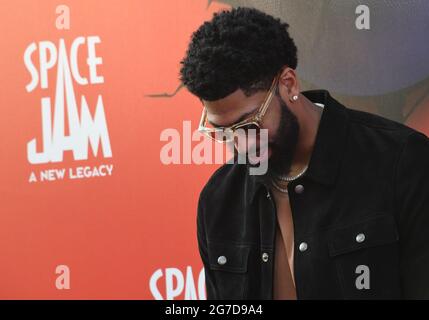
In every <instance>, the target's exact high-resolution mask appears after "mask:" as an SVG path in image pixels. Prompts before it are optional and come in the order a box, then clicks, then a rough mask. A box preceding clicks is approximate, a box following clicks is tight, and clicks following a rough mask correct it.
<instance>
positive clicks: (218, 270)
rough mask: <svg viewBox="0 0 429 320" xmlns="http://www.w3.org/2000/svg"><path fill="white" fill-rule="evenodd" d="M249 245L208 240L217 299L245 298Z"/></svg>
mask: <svg viewBox="0 0 429 320" xmlns="http://www.w3.org/2000/svg"><path fill="white" fill-rule="evenodd" d="M249 251H250V246H248V245H241V244H236V243H219V242H212V241H209V242H208V255H209V263H210V270H211V271H212V272H213V276H214V278H215V282H216V287H217V292H218V298H219V299H245V295H246V288H247V281H248V279H247V278H248V277H247V266H248V257H249Z"/></svg>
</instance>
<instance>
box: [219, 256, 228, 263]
mask: <svg viewBox="0 0 429 320" xmlns="http://www.w3.org/2000/svg"><path fill="white" fill-rule="evenodd" d="M217 263H219V264H220V265H224V264H225V263H226V257H225V256H220V257H219V258H217Z"/></svg>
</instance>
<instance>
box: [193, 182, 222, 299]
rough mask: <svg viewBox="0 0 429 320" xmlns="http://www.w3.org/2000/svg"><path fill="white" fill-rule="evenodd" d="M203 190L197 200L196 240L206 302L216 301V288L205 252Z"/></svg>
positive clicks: (206, 252)
mask: <svg viewBox="0 0 429 320" xmlns="http://www.w3.org/2000/svg"><path fill="white" fill-rule="evenodd" d="M203 193H204V190H203V191H202V192H201V194H200V198H199V200H198V212H197V238H198V249H199V252H200V256H201V260H202V262H203V266H204V275H205V283H206V292H207V300H217V299H218V298H217V287H216V280H215V277H214V274H213V271H212V270H211V269H210V263H209V256H208V250H207V237H206V228H205V223H204V196H203Z"/></svg>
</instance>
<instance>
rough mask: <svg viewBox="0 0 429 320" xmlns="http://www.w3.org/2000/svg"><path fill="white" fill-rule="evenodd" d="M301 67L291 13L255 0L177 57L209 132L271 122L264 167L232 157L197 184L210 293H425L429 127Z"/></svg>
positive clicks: (222, 16) (204, 30) (428, 278)
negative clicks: (355, 99) (342, 91)
mask: <svg viewBox="0 0 429 320" xmlns="http://www.w3.org/2000/svg"><path fill="white" fill-rule="evenodd" d="M315 54H317V53H316V52H315ZM296 66H297V49H296V47H295V45H294V42H293V40H292V39H291V37H290V36H289V33H288V24H286V23H284V22H281V21H280V20H279V19H275V18H274V17H272V16H269V15H267V14H264V13H262V12H260V11H258V10H256V9H250V8H236V9H232V10H231V11H222V12H220V13H218V14H215V15H214V17H213V19H212V20H211V21H209V22H205V23H204V24H203V25H202V26H201V27H200V28H199V29H198V30H197V31H196V32H195V33H194V34H193V36H192V39H191V42H190V45H189V48H188V51H187V53H186V56H185V58H184V59H183V61H182V69H181V80H182V82H183V83H184V85H185V86H186V87H187V88H188V90H189V91H190V92H191V93H193V94H194V95H196V96H197V97H198V98H199V99H200V100H201V101H202V103H203V117H202V121H201V125H200V130H201V131H202V132H204V133H206V134H208V135H209V136H211V137H213V138H216V135H215V134H219V133H223V134H224V135H225V136H226V137H230V135H231V132H235V131H237V130H238V129H240V130H248V129H250V128H251V129H257V130H259V131H258V132H260V131H261V129H263V130H266V131H267V132H268V153H267V154H266V157H267V158H268V171H267V172H266V173H265V174H263V175H251V174H249V169H250V168H251V167H252V165H251V164H240V163H234V164H225V165H224V166H222V167H221V168H220V169H218V170H217V171H216V172H215V173H214V174H213V176H212V177H211V178H210V180H209V181H208V182H207V184H206V186H205V187H204V189H203V190H202V192H201V194H200V199H199V204H198V215H197V228H198V230H197V231H198V245H199V251H200V255H201V258H202V261H203V264H204V268H205V276H206V288H207V298H208V299H390V298H392V299H401V298H403V299H412V298H417V299H421V298H429V274H428V270H429V170H428V166H429V139H428V138H427V137H426V136H425V135H423V134H422V133H419V132H417V131H415V130H413V129H411V128H409V127H407V126H405V125H402V124H400V123H397V122H393V121H390V120H388V119H384V118H382V117H380V116H376V115H372V114H369V113H366V112H361V111H356V110H352V109H348V108H346V107H344V106H343V105H341V104H340V103H339V102H337V101H336V100H335V99H333V98H332V97H331V96H330V94H329V93H328V92H327V91H325V90H314V91H307V92H300V84H299V81H298V79H297V74H296V72H295V69H296ZM249 131H250V130H249ZM227 140H228V139H227ZM261 144H262V142H261ZM258 146H261V145H258ZM261 159H262V160H261V161H263V157H261Z"/></svg>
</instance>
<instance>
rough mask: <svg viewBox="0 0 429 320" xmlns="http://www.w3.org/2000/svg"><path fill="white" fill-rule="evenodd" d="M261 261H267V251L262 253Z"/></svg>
mask: <svg viewBox="0 0 429 320" xmlns="http://www.w3.org/2000/svg"><path fill="white" fill-rule="evenodd" d="M262 261H264V262H267V261H268V253H266V252H264V253H263V254H262Z"/></svg>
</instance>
